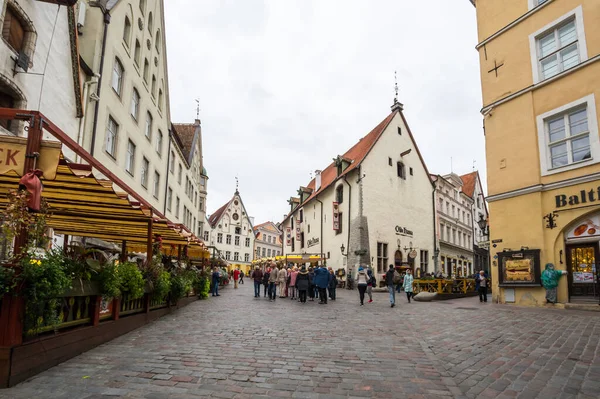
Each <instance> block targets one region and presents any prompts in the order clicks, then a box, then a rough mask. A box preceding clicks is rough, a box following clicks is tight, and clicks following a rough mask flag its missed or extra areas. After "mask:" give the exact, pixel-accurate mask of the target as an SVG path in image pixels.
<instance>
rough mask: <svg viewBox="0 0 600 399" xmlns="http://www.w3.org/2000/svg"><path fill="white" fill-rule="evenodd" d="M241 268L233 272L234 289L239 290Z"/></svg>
mask: <svg viewBox="0 0 600 399" xmlns="http://www.w3.org/2000/svg"><path fill="white" fill-rule="evenodd" d="M240 271H241V270H240V268H239V267H238V268H237V269H235V270H234V271H233V288H235V289H236V290H237V288H238V279H239V278H240Z"/></svg>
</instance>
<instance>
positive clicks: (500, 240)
mask: <svg viewBox="0 0 600 399" xmlns="http://www.w3.org/2000/svg"><path fill="white" fill-rule="evenodd" d="M501 242H502V238H497V239H495V240H492V244H499V243H501Z"/></svg>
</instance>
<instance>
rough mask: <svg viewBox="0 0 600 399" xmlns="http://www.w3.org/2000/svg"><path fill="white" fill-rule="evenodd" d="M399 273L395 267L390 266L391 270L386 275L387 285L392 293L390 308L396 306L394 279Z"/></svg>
mask: <svg viewBox="0 0 600 399" xmlns="http://www.w3.org/2000/svg"><path fill="white" fill-rule="evenodd" d="M396 273H398V272H397V271H395V270H394V265H390V268H389V270H388V271H387V272H386V273H385V285H387V287H388V291H389V292H390V305H391V306H390V307H392V308H393V307H394V306H396V291H395V290H394V277H395V274H396Z"/></svg>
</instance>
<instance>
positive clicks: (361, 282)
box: [356, 266, 369, 306]
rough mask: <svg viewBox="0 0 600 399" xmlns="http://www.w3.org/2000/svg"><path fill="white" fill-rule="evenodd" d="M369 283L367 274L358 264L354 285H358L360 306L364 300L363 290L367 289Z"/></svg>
mask: <svg viewBox="0 0 600 399" xmlns="http://www.w3.org/2000/svg"><path fill="white" fill-rule="evenodd" d="M368 283H369V276H368V275H367V272H365V269H364V268H363V267H362V266H360V267H359V268H358V273H357V274H356V286H357V287H358V294H359V297H360V306H363V305H364V302H365V292H366V291H367V284H368Z"/></svg>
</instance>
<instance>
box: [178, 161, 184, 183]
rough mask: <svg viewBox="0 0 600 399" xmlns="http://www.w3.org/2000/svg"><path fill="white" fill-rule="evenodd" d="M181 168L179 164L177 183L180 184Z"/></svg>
mask: <svg viewBox="0 0 600 399" xmlns="http://www.w3.org/2000/svg"><path fill="white" fill-rule="evenodd" d="M182 171H183V169H182V168H181V164H179V169H178V170H177V183H179V184H181V172H182Z"/></svg>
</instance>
